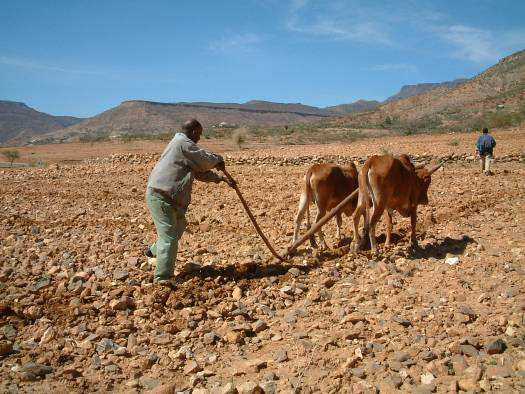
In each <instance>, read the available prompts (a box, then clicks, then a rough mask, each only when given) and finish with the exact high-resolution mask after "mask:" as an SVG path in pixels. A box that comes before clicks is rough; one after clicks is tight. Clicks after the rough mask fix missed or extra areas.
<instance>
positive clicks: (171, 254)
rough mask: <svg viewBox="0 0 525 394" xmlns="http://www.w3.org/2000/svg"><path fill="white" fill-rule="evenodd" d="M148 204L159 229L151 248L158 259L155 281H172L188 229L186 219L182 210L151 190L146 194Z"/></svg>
mask: <svg viewBox="0 0 525 394" xmlns="http://www.w3.org/2000/svg"><path fill="white" fill-rule="evenodd" d="M146 204H147V205H148V209H149V212H150V214H151V218H152V219H153V223H154V224H155V228H156V229H157V240H156V241H155V243H154V244H153V245H151V246H150V250H151V253H153V255H154V256H156V257H157V268H156V269H155V275H154V280H155V281H158V280H161V279H170V278H171V277H172V276H173V270H174V268H175V261H176V258H177V249H178V244H179V239H180V238H181V237H182V234H183V233H184V229H185V228H186V218H185V215H184V212H183V211H182V210H178V209H176V208H174V207H173V206H172V205H171V204H170V203H169V201H168V200H167V199H166V198H164V197H163V196H161V195H159V194H156V193H154V192H152V191H150V190H148V191H147V193H146Z"/></svg>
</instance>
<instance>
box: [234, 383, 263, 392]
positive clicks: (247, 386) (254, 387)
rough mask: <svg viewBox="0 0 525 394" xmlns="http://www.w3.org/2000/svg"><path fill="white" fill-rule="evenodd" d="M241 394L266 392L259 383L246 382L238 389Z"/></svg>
mask: <svg viewBox="0 0 525 394" xmlns="http://www.w3.org/2000/svg"><path fill="white" fill-rule="evenodd" d="M237 390H238V392H239V394H264V391H263V390H262V388H261V387H259V385H258V384H257V383H253V382H244V383H243V384H241V385H240V386H238V387H237Z"/></svg>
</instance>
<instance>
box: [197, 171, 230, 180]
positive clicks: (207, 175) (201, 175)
mask: <svg viewBox="0 0 525 394" xmlns="http://www.w3.org/2000/svg"><path fill="white" fill-rule="evenodd" d="M223 178H224V177H222V176H220V175H219V174H217V173H216V172H214V171H205V172H196V173H195V179H197V180H198V181H201V182H214V183H219V182H222V181H223V180H224V179H223Z"/></svg>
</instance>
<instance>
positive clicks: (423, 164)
mask: <svg viewBox="0 0 525 394" xmlns="http://www.w3.org/2000/svg"><path fill="white" fill-rule="evenodd" d="M423 167H425V163H419V164H415V165H414V168H415V169H416V170H420V169H422V168H423Z"/></svg>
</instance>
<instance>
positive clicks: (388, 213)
mask: <svg viewBox="0 0 525 394" xmlns="http://www.w3.org/2000/svg"><path fill="white" fill-rule="evenodd" d="M392 213H393V212H392V210H391V209H387V210H386V241H385V248H388V247H390V244H391V242H392V228H393V225H392Z"/></svg>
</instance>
